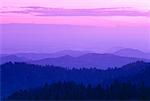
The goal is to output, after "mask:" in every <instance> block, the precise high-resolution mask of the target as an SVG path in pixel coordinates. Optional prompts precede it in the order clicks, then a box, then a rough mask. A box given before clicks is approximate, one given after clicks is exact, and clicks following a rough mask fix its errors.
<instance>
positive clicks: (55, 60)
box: [1, 48, 150, 69]
mask: <svg viewBox="0 0 150 101" xmlns="http://www.w3.org/2000/svg"><path fill="white" fill-rule="evenodd" d="M9 61H12V62H27V63H32V64H39V65H55V66H63V67H66V68H74V67H76V68H100V69H107V68H109V67H121V66H123V65H125V64H128V63H131V62H136V61H145V62H150V54H148V53H144V52H142V51H139V50H136V49H129V48H126V49H120V50H118V51H116V52H114V53H111V54H108V53H105V54H99V53H92V52H90V51H73V50H64V51H59V52H55V53H17V54H13V55H6V54H5V55H2V56H1V64H3V63H6V62H9Z"/></svg>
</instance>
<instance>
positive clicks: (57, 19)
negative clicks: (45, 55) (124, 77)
mask: <svg viewBox="0 0 150 101" xmlns="http://www.w3.org/2000/svg"><path fill="white" fill-rule="evenodd" d="M0 18H1V19H0V26H1V31H0V36H1V44H0V45H1V50H3V52H4V53H15V52H26V51H28V52H30V51H33V52H37V51H38V52H50V51H58V50H64V49H79V50H92V51H102V50H109V49H111V48H112V47H126V48H136V49H140V50H143V51H146V52H150V0H1V2H0ZM6 24H7V25H6ZM16 24H20V25H19V26H21V27H19V26H18V25H16ZM24 24H27V25H28V26H31V25H32V28H33V29H36V28H39V29H42V28H43V27H42V26H45V27H46V29H45V30H46V31H44V32H45V33H43V32H42V31H39V33H38V32H36V31H35V30H32V29H27V31H26V30H24V29H26V28H27V26H26V25H24ZM45 24H46V25H45ZM10 25H11V26H10ZM36 25H38V26H36ZM52 25H53V26H55V30H63V33H61V31H60V32H57V31H54V30H53V29H51V28H52V27H53V26H52ZM56 25H57V27H56ZM61 25H63V26H66V25H70V26H71V28H72V29H70V30H69V29H65V28H70V26H69V27H68V26H67V27H60V26H61ZM13 26H15V27H13ZM72 26H73V27H72ZM77 26H78V27H77ZM89 26H91V27H89ZM47 27H50V28H49V29H51V30H49V29H47ZM93 27H94V28H93ZM12 28H14V29H12ZM19 28H21V29H22V31H20V29H19ZM29 28H30V27H29ZM90 28H91V29H90ZM97 28H99V29H97ZM10 29H11V30H10ZM64 29H65V31H64ZM8 30H10V31H8ZM89 30H90V31H89ZM95 30H96V31H95ZM107 30H109V32H108V31H107ZM23 31H24V32H23ZM70 31H72V32H70ZM88 31H89V32H88ZM18 32H19V33H18ZM25 32H26V34H28V36H26V34H25ZM54 32H55V33H54ZM68 33H72V34H69V35H68ZM86 33H87V34H86ZM35 34H36V35H35ZM60 34H61V35H60ZM59 35H60V36H62V38H59V37H58V36H59ZM29 36H30V38H31V39H32V40H31V39H30V40H28V38H29ZM35 36H36V37H35ZM66 36H69V37H66ZM72 36H74V37H72ZM18 37H19V38H18ZM41 37H42V39H40V38H41ZM68 38H69V39H68ZM119 38H120V39H119ZM19 39H21V40H19ZM58 39H59V40H60V41H58ZM8 40H9V41H8ZM22 40H24V41H22ZM33 40H34V41H35V42H36V43H37V44H38V45H39V46H35V44H34V43H32V41H33ZM42 40H46V41H42ZM48 40H51V41H48ZM64 40H66V42H65V41H64ZM99 40H101V41H99ZM68 41H69V42H68ZM72 41H80V42H77V43H74V42H72ZM19 43H22V44H19ZM14 47H15V48H14ZM40 47H43V48H44V49H45V50H42V49H41V48H40ZM50 47H51V48H50ZM52 47H53V48H52Z"/></svg>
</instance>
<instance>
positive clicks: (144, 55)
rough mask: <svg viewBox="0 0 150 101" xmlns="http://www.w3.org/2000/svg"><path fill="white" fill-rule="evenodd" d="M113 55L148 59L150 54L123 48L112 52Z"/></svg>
mask: <svg viewBox="0 0 150 101" xmlns="http://www.w3.org/2000/svg"><path fill="white" fill-rule="evenodd" d="M114 54H115V55H119V56H125V57H135V58H145V59H150V53H145V52H142V51H140V50H138V49H131V48H124V49H120V50H118V51H116V52H114Z"/></svg>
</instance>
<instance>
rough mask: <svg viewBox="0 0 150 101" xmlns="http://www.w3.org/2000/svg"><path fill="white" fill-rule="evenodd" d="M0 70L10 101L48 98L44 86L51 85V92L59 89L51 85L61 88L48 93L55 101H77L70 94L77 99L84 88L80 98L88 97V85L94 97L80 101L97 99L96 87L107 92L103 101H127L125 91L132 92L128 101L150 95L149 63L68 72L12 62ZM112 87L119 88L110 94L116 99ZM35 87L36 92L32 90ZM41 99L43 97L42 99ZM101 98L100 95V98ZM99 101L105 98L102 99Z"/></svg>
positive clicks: (62, 69) (3, 89)
mask: <svg viewBox="0 0 150 101" xmlns="http://www.w3.org/2000/svg"><path fill="white" fill-rule="evenodd" d="M0 68H1V88H2V89H1V95H2V96H3V97H8V96H9V98H10V99H11V98H12V99H13V98H14V99H15V98H16V99H17V97H19V96H20V97H21V98H32V96H29V95H30V94H31V95H32V94H33V97H35V96H37V95H38V93H39V94H41V93H43V94H44V95H45V96H46V94H49V93H46V92H45V90H42V89H43V87H45V86H42V85H43V84H44V83H45V82H47V83H48V85H47V86H48V87H49V88H50V89H56V88H57V86H56V88H55V87H54V88H53V86H52V85H58V88H57V90H58V92H57V91H52V90H50V89H47V90H48V92H51V93H50V94H52V95H53V94H54V96H51V97H52V98H53V99H55V98H57V96H60V97H58V98H60V99H61V98H62V97H63V99H65V97H64V96H66V95H68V96H67V97H68V99H69V97H71V98H70V99H73V98H78V96H71V95H69V94H72V95H76V94H77V92H78V93H79V92H80V90H82V87H83V88H85V89H86V90H83V91H81V92H80V93H81V95H82V94H85V92H87V90H88V89H87V88H86V87H90V86H88V85H91V87H92V88H91V90H92V92H94V95H93V93H90V94H91V95H88V94H87V95H85V96H86V97H83V96H82V97H80V99H81V98H84V99H90V98H91V99H94V98H95V99H96V96H97V95H95V93H96V92H97V91H96V90H95V89H96V88H95V87H97V86H98V85H100V86H101V87H102V90H104V92H105V93H104V94H106V95H104V96H103V97H105V99H107V98H108V99H111V97H110V96H112V97H114V99H115V96H116V98H118V99H119V96H118V94H124V95H121V96H124V99H126V98H127V95H126V94H125V92H126V90H133V92H132V91H127V94H131V95H132V96H131V95H130V96H129V99H132V97H133V99H141V98H142V97H143V96H144V98H143V99H149V98H147V97H148V96H149V94H150V93H149V91H150V89H149V87H150V63H146V62H142V61H138V62H135V63H130V64H127V65H125V66H123V67H121V68H110V69H107V70H100V69H96V68H91V69H85V68H82V69H75V68H74V69H66V68H62V67H57V66H40V65H33V64H26V63H12V62H9V63H6V64H3V65H0ZM70 81H71V82H73V83H71V85H70ZM115 81H117V82H118V83H114V82H115ZM57 82H59V83H57ZM63 82H65V83H63ZM80 84H82V87H81V89H80V86H81V85H80ZM111 85H114V86H115V85H116V88H113V89H114V92H113V93H111V94H115V92H116V95H111V94H110V95H109V92H110V90H111ZM66 86H67V88H66ZM68 86H69V87H68ZM126 86H127V88H126ZM128 86H129V87H128ZM34 87H35V89H29V88H34ZM36 87H39V88H36ZM118 87H119V88H118ZM120 87H121V88H120ZM141 87H142V88H141ZM59 88H61V89H59ZM19 89H27V90H25V91H19V92H18V93H14V92H16V91H18V90H19ZM30 90H31V92H30ZM59 90H62V91H59ZM63 90H64V92H63ZM118 90H119V91H118ZM32 91H33V92H37V93H35V95H34V93H33V92H32ZM42 91H43V92H42ZM44 92H45V93H44ZM53 92H54V93H53ZM59 92H62V93H61V94H63V93H64V95H60V93H59ZM130 92H132V93H130ZM143 92H144V93H143ZM139 93H142V94H144V95H139ZM14 94H17V95H16V96H17V97H16V96H15V95H14ZM18 94H19V95H18ZM22 94H23V95H22ZM24 94H25V95H24ZM26 94H27V95H26ZM28 94H29V95H28ZM36 94H37V95H36ZM10 95H11V96H10ZM44 95H43V96H44ZM39 96H41V97H42V95H39ZM39 96H37V98H39V99H42V98H43V97H42V98H40V97H39ZM87 96H89V97H90V96H91V97H90V98H88V97H87ZM92 96H94V97H92ZM98 96H101V95H100V94H99V95H98ZM49 97H50V95H49ZM51 97H50V98H51ZM139 97H140V98H139ZM45 99H46V98H45ZM100 99H102V98H101V97H100Z"/></svg>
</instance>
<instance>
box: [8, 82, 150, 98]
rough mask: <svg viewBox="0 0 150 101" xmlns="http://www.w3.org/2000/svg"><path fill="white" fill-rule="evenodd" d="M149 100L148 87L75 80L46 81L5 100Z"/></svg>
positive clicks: (149, 88)
mask: <svg viewBox="0 0 150 101" xmlns="http://www.w3.org/2000/svg"><path fill="white" fill-rule="evenodd" d="M49 99H51V100H56V99H57V100H83V99H84V100H133V99H134V100H150V87H145V86H144V84H141V85H136V86H135V85H132V84H131V83H129V82H128V83H119V82H118V81H114V82H113V83H112V84H111V85H110V86H109V87H107V88H105V89H104V88H103V87H102V86H101V85H100V84H98V85H96V86H91V85H87V86H85V85H83V84H76V83H75V82H58V83H53V84H50V85H48V84H47V83H46V84H45V85H44V86H42V87H38V88H34V89H26V90H19V91H17V92H15V93H13V94H12V95H10V96H9V97H7V100H49Z"/></svg>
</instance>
